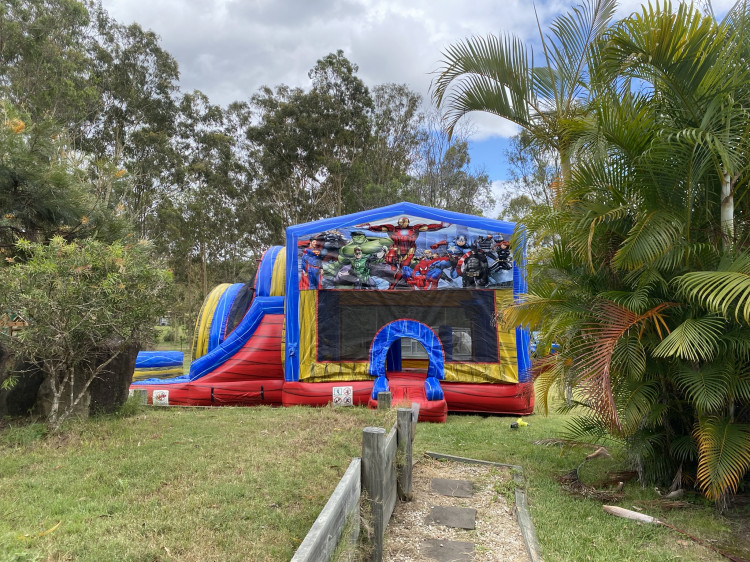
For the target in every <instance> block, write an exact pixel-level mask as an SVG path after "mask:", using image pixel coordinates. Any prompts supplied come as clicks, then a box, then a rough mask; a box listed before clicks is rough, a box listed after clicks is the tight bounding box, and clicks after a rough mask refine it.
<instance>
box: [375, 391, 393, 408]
mask: <svg viewBox="0 0 750 562" xmlns="http://www.w3.org/2000/svg"><path fill="white" fill-rule="evenodd" d="M391 396H392V395H391V393H390V392H378V410H390V409H391Z"/></svg>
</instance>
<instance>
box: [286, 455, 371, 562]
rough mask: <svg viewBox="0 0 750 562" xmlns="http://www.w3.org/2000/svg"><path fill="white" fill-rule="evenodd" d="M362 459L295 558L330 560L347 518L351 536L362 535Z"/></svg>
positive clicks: (351, 466)
mask: <svg viewBox="0 0 750 562" xmlns="http://www.w3.org/2000/svg"><path fill="white" fill-rule="evenodd" d="M361 467H362V461H361V459H360V458H358V457H357V458H355V459H353V460H352V462H351V463H350V464H349V468H348V469H347V470H346V472H345V473H344V476H343V477H342V478H341V480H340V481H339V483H338V485H337V486H336V489H335V490H334V491H333V494H331V497H330V498H328V502H327V503H326V505H325V507H324V508H323V510H322V511H321V512H320V515H318V518H317V519H316V520H315V523H313V526H312V527H311V528H310V531H309V532H308V533H307V536H306V537H305V539H304V540H303V541H302V544H300V545H299V548H298V549H297V552H295V553H294V557H293V558H292V561H293V562H320V561H321V560H329V559H330V558H331V555H332V554H333V551H334V550H335V549H336V546H337V545H338V543H339V540H340V539H341V534H342V532H343V530H344V528H345V527H346V524H347V521H349V522H351V535H350V537H349V540H350V541H351V542H356V540H357V538H358V537H359V496H360V494H361V493H362V489H361V480H360V472H361V470H362V468H361Z"/></svg>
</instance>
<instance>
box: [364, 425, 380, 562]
mask: <svg viewBox="0 0 750 562" xmlns="http://www.w3.org/2000/svg"><path fill="white" fill-rule="evenodd" d="M384 454H385V429H383V428H382V427H366V428H365V429H364V430H363V431H362V489H363V490H364V491H365V492H366V493H367V498H368V502H369V503H370V513H371V515H372V530H373V533H372V535H373V536H372V560H374V561H376V562H380V561H381V560H382V559H383V535H384V534H385V521H384V498H385V490H384V481H385V474H384V473H383V471H384V467H385V459H384V458H383V456H384Z"/></svg>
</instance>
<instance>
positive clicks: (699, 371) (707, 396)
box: [673, 332, 731, 414]
mask: <svg viewBox="0 0 750 562" xmlns="http://www.w3.org/2000/svg"><path fill="white" fill-rule="evenodd" d="M673 333H674V332H673ZM675 383H676V384H677V387H678V388H679V389H680V390H682V391H683V392H684V393H685V396H686V397H687V398H688V400H690V402H692V403H693V404H694V405H695V407H696V408H697V409H698V411H699V412H702V413H705V414H707V413H712V412H718V411H720V410H722V408H724V406H726V403H727V398H728V396H727V390H728V388H729V387H730V385H731V376H730V373H729V372H728V371H727V366H726V365H723V364H721V363H720V364H718V365H716V364H709V365H703V366H700V367H694V366H692V365H683V367H682V368H681V369H679V370H678V371H677V373H676V374H675Z"/></svg>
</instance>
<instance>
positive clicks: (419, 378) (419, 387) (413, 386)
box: [369, 371, 448, 423]
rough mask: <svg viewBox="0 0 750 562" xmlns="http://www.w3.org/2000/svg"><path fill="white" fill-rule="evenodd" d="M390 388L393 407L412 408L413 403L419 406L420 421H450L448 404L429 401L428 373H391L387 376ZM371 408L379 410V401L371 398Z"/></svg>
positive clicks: (443, 401) (440, 401)
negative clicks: (426, 389)
mask: <svg viewBox="0 0 750 562" xmlns="http://www.w3.org/2000/svg"><path fill="white" fill-rule="evenodd" d="M387 377H388V388H389V390H390V392H391V405H392V406H394V407H399V406H401V405H403V406H404V407H407V408H408V407H410V406H411V404H412V403H413V402H417V403H418V404H419V421H421V422H436V423H445V421H446V420H447V419H448V404H447V403H446V401H445V398H443V399H442V400H427V395H426V394H425V389H424V381H425V379H426V378H427V374H426V373H412V372H402V371H401V372H391V371H389V372H388V374H387ZM369 406H370V408H373V409H375V408H377V407H378V401H377V400H373V399H372V398H370V401H369Z"/></svg>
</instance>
